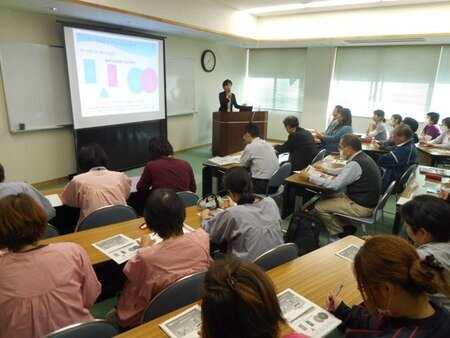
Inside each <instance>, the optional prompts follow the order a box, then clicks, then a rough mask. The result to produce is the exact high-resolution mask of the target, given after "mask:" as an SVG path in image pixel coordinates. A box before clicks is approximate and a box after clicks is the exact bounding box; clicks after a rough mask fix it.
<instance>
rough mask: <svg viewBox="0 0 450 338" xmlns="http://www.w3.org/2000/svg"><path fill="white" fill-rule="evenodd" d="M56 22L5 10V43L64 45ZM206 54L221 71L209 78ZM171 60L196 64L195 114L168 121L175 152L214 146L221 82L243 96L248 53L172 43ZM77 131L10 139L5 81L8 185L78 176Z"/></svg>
mask: <svg viewBox="0 0 450 338" xmlns="http://www.w3.org/2000/svg"><path fill="white" fill-rule="evenodd" d="M56 20H57V18H56V17H50V16H44V15H36V14H28V13H25V12H19V11H12V10H5V9H0V43H1V42H22V43H37V44H48V45H50V44H51V45H59V46H62V45H63V37H62V29H61V26H60V24H58V23H57V22H56ZM204 49H212V50H213V51H214V52H215V53H216V57H217V66H216V69H215V70H214V71H213V72H211V73H205V72H204V71H203V70H202V68H201V66H200V56H201V53H202V52H203V50H204ZM166 55H167V56H180V57H190V58H194V59H195V75H194V76H195V80H194V83H193V84H192V85H193V86H194V87H195V90H194V92H195V108H196V113H194V114H190V115H183V116H174V117H169V119H168V134H169V139H170V141H171V142H172V144H173V146H174V149H175V150H180V149H186V148H190V147H195V146H198V145H201V144H206V143H210V142H211V115H212V114H211V113H212V112H213V111H215V110H217V108H218V106H219V102H218V93H219V91H221V90H222V81H223V80H224V79H225V78H230V79H232V80H233V82H234V83H235V84H236V85H235V86H234V87H235V88H234V91H235V92H236V94H237V95H238V97H239V95H240V93H241V92H242V86H243V80H244V74H245V63H246V51H245V49H242V48H234V47H228V46H224V45H220V44H218V43H216V42H214V41H200V40H192V39H183V38H178V37H168V38H167V40H166ZM74 149H75V147H74V140H73V133H72V130H71V129H69V128H67V129H55V130H46V131H34V132H25V133H15V134H14V133H13V134H12V133H10V131H9V128H8V120H7V113H6V102H5V97H4V91H3V83H2V82H1V81H0V163H2V164H3V166H4V167H5V171H6V180H7V181H27V182H29V183H36V182H42V181H47V180H51V179H54V178H59V177H63V176H66V175H68V174H70V173H73V172H75V169H76V165H75V153H74Z"/></svg>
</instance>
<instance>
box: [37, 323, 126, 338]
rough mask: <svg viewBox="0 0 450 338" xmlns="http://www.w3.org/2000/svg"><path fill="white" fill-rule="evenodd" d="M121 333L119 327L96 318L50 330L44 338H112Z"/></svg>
mask: <svg viewBox="0 0 450 338" xmlns="http://www.w3.org/2000/svg"><path fill="white" fill-rule="evenodd" d="M118 334H119V331H118V330H117V328H116V327H115V326H114V325H113V324H111V323H108V322H107V321H105V320H100V319H95V320H92V321H89V322H84V323H77V324H72V325H69V326H66V327H63V328H61V329H58V330H56V331H53V332H50V333H49V334H47V335H45V336H44V338H80V337H95V338H110V337H114V336H116V335H118Z"/></svg>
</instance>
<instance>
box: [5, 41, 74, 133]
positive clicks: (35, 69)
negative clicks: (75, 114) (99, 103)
mask: <svg viewBox="0 0 450 338" xmlns="http://www.w3.org/2000/svg"><path fill="white" fill-rule="evenodd" d="M0 64H1V73H2V77H3V87H4V91H5V99H6V109H7V113H8V121H9V130H10V131H12V132H17V131H30V130H41V129H51V128H58V127H61V126H65V125H71V124H72V111H71V104H70V96H69V93H70V92H69V80H68V75H67V65H66V57H65V51H64V48H62V47H53V46H47V45H37V44H24V43H1V44H0Z"/></svg>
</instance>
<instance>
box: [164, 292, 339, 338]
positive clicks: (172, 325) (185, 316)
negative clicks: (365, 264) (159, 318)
mask: <svg viewBox="0 0 450 338" xmlns="http://www.w3.org/2000/svg"><path fill="white" fill-rule="evenodd" d="M278 301H279V303H280V308H281V312H282V313H283V316H284V318H285V319H286V321H287V324H288V325H289V326H290V327H292V328H293V329H294V330H295V331H296V332H300V333H303V334H305V335H307V336H310V337H317V338H320V337H325V336H326V335H327V334H328V333H330V332H331V331H332V330H334V329H335V328H336V327H338V326H339V324H340V323H341V320H339V319H337V318H336V317H334V316H333V315H332V314H331V313H329V312H328V311H326V310H324V309H322V308H321V307H320V306H318V305H316V304H314V303H313V302H311V301H309V300H308V299H306V298H305V297H303V296H300V295H299V294H298V293H297V292H295V291H293V290H291V289H286V290H284V291H283V292H281V293H280V294H278ZM201 325H202V323H201V309H200V306H198V305H194V306H192V307H190V308H189V309H187V310H186V311H184V312H182V313H180V314H179V315H177V316H175V317H173V318H171V319H169V320H166V321H165V322H164V323H162V324H160V327H161V328H162V329H163V331H164V332H165V333H166V334H167V335H168V336H169V337H172V338H191V337H192V338H194V337H198V334H197V332H198V330H199V329H200V327H201Z"/></svg>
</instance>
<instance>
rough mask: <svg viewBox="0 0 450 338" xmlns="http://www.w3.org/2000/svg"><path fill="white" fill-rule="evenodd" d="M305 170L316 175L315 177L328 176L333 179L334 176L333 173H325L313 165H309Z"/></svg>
mask: <svg viewBox="0 0 450 338" xmlns="http://www.w3.org/2000/svg"><path fill="white" fill-rule="evenodd" d="M305 172H307V173H309V174H310V175H311V176H314V177H323V178H327V179H329V180H332V179H333V178H334V176H333V175H328V174H325V173H323V172H321V171H319V170H317V169H316V168H314V167H313V166H312V165H309V166H307V167H306V169H305Z"/></svg>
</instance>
